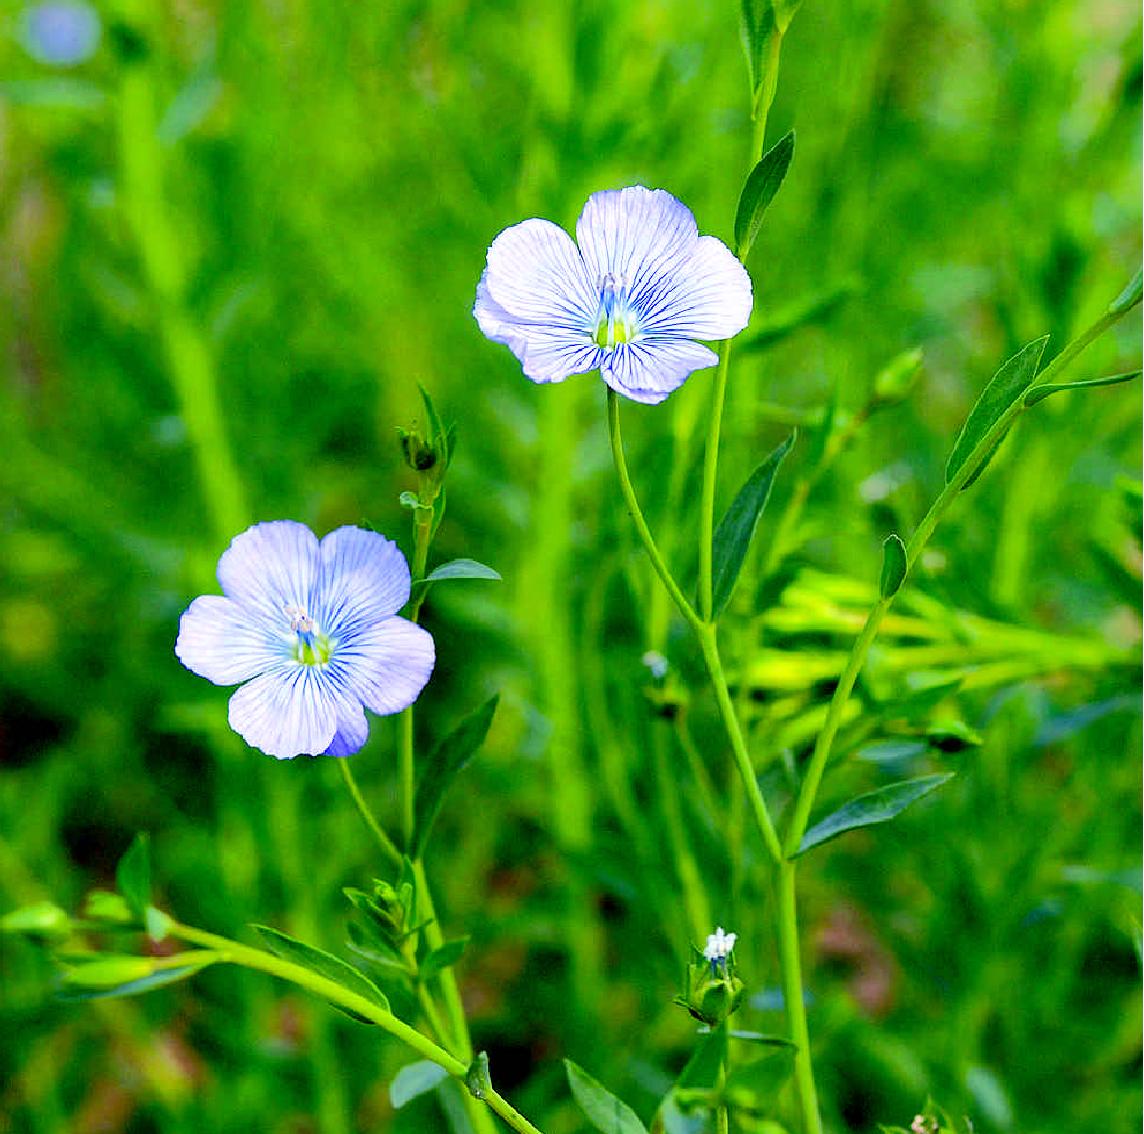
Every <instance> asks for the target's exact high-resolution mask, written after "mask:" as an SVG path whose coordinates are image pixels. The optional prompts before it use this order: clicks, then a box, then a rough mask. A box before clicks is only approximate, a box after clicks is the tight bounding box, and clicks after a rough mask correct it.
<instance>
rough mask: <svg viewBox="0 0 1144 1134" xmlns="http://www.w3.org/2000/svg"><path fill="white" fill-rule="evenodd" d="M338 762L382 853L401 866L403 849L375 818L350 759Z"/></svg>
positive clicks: (395, 864) (354, 799)
mask: <svg viewBox="0 0 1144 1134" xmlns="http://www.w3.org/2000/svg"><path fill="white" fill-rule="evenodd" d="M337 764H338V767H339V768H340V769H341V771H342V779H343V780H345V783H346V787H347V788H348V789H349V793H350V796H351V798H352V799H353V801H354V804H355V806H356V807H357V809H358V814H360V815H361V817H362V819H363V820H364V821H365V825H366V826H367V827H368V828H369V829H370V831H371V832H372V834H373V837H374V838H375V839H376V840H377V845H378V846H379V847H381V852H382V854H384V855H385V857H386V858H388V859H389V861H390V862H392V863H393V864H394V866H398V867H399V866H400V865H401V851H399V850H398V849H397V847H396V846H395V845H394V843H393V840H392V839H391V838H390V837H389V836H388V835H387V834H386V833H385V830H384V828H383V827H382V826H381V824H380V823H378V821H377V819H376V818H374V814H373V812H372V811H371V810H370V808H369V804H368V803H366V801H365V798H364V796H363V795H362V793H361V789H360V788H359V787H358V785H357V780H356V779H355V778H354V774H353V772H352V771H351V769H350V762H349V759H348V758H346V759H341V760H338V761H337Z"/></svg>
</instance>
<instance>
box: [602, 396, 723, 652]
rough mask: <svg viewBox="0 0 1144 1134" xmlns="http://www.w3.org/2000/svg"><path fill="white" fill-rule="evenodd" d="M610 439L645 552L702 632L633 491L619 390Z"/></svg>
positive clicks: (612, 402) (613, 399)
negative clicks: (621, 416) (625, 445)
mask: <svg viewBox="0 0 1144 1134" xmlns="http://www.w3.org/2000/svg"><path fill="white" fill-rule="evenodd" d="M608 438H609V439H610V441H611V443H612V457H613V459H614V461H615V465H616V475H617V476H618V477H619V481H620V492H621V494H622V495H623V498H624V503H625V504H626V505H627V507H628V513H629V514H630V515H631V518H632V522H633V523H634V524H635V526H636V533H637V534H638V535H639V537H640V542H641V543H642V544H643V546H644V551H646V552H647V556H648V558H649V559H650V560H651V565H652V566H653V567H654V568H655V573H656V574H657V575H658V576H659V578H660V581H661V582H662V583H663V585H664V586H665V587H666V588H667V593H668V594H669V595H671V598H672V601H673V602H674V603H675V605H676V606H677V607H678V608H679V613H680V614H682V615H683V617H684V618H685V619H686V620H687V621H688V622H689V623H690V624H691V626H692V628H693V629H694V630H695V632H696V633H699V631H700V629H701V627H702V626H703V625H704V622H703V620H702V619H701V618H700V617H699V615H698V614H696V613H695V608H694V607H693V606H692V605H691V603H689V602H688V601H687V599H686V597H684V594H683V592H682V591H681V590H680V589H679V584H678V583H677V582H676V581H675V578H674V577H673V576H672V574H671V569H670V568H669V567H668V565H667V564H666V563H665V562H664V560H663V556H662V555H661V554H660V552H659V548H658V547H657V546H656V542H655V537H654V536H653V535H652V534H651V529H650V528H649V527H648V526H647V521H646V520H645V519H644V516H643V511H642V510H641V509H640V504H639V500H637V499H636V494H635V489H634V488H632V479H631V477H630V476H629V475H628V463H627V460H626V459H625V458H624V442H623V437H622V436H621V434H620V401H619V397H618V395H617V394H616V392H615V390H612V389H609V390H608Z"/></svg>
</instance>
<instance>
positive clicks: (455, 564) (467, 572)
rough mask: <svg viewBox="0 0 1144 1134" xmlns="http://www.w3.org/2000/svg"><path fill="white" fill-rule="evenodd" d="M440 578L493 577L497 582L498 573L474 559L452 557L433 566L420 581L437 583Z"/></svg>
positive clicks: (498, 579)
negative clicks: (439, 564)
mask: <svg viewBox="0 0 1144 1134" xmlns="http://www.w3.org/2000/svg"><path fill="white" fill-rule="evenodd" d="M442 579H493V580H496V581H497V582H499V581H500V574H499V572H497V571H494V570H493V569H492V568H491V567H486V566H485V565H484V564H483V563H478V562H477V561H476V560H475V559H452V560H450V561H449V562H448V563H442V564H441V566H440V567H434V568H433V570H432V571H430V572H429V574H428V575H426V576H425V578H424V579H423V580H422V581H423V582H426V583H437V582H440V580H442Z"/></svg>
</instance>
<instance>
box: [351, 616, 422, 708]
mask: <svg viewBox="0 0 1144 1134" xmlns="http://www.w3.org/2000/svg"><path fill="white" fill-rule="evenodd" d="M434 660H435V652H434V647H433V639H432V637H430V635H429V633H428V631H426V630H423V629H422V628H421V627H420V626H418V625H416V623H413V622H409V621H408V620H406V619H404V618H387V619H386V620H385V621H384V622H378V623H377V624H375V625H373V626H363V627H360V628H358V629H355V631H354V632H353V633H352V634H351V635H349V636H348V637H346V638H344V639H343V640H342V641H340V642H338V644H337V645H336V646H335V648H334V653H333V656H332V657H331V659H330V665H329V673H330V676H331V678H332V679H334V680H335V681H336V682H337V683H338V684H339V685H340V686H341V687H342V688H344V689H345V690H346V691H347V693H348V694H349V695H350V696H352V697H355V698H357V699H358V700H359V701H361V702H362V703H363V704H364V705H365V707H366V708H367V709H372V710H373V712H375V713H381V714H382V715H385V714H387V713H399V712H401V710H402V709H405V708H408V706H410V705H412V704H413V702H414V701H416V700H417V697H418V694H420V692H421V690H422V689H424V688H425V683H426V682H427V681H428V680H429V675H430V674H431V673H432V672H433V662H434Z"/></svg>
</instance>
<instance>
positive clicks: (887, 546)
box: [881, 532, 907, 598]
mask: <svg viewBox="0 0 1144 1134" xmlns="http://www.w3.org/2000/svg"><path fill="white" fill-rule="evenodd" d="M906 569H907V564H906V545H905V544H904V543H902V540H901V537H900V536H898V535H895V534H894V533H892V532H891V533H890V535H888V536H886V540H885V542H884V543H883V544H882V583H881V590H882V598H890V597H891V596H892V595H896V594H897V593H898V589H899V588H900V587H901V585H902V581H903V580H904V579H905V577H906Z"/></svg>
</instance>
